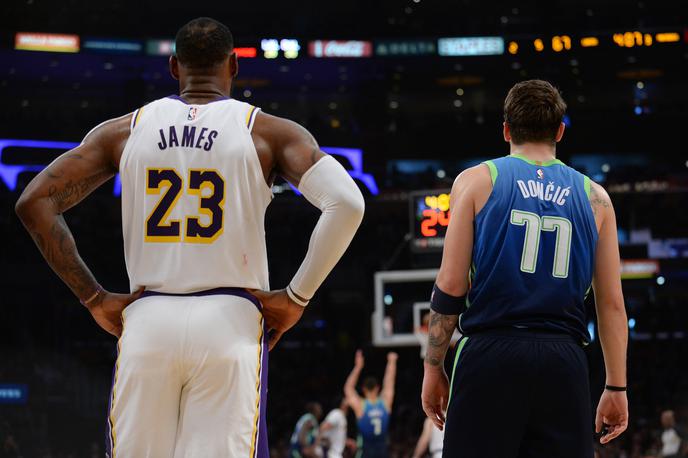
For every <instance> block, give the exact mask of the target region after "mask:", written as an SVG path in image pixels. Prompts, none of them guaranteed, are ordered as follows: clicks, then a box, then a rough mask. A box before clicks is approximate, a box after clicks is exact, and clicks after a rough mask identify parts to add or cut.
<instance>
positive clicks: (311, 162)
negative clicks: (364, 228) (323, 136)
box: [251, 112, 364, 348]
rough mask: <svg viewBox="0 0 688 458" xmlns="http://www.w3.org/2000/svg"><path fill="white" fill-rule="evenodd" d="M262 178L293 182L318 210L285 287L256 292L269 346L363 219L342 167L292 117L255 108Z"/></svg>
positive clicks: (355, 191) (299, 310) (354, 190)
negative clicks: (303, 254)
mask: <svg viewBox="0 0 688 458" xmlns="http://www.w3.org/2000/svg"><path fill="white" fill-rule="evenodd" d="M251 135H252V138H253V142H254V145H255V147H256V151H257V152H258V158H259V160H260V162H261V166H262V168H263V174H264V176H265V179H266V182H267V183H268V184H269V185H270V184H272V182H273V180H274V178H275V176H277V175H279V176H281V177H283V178H284V179H286V180H287V181H289V182H290V183H291V184H293V185H294V186H296V187H298V189H299V190H300V191H301V193H302V194H303V195H304V197H305V198H306V199H307V200H308V201H309V202H310V203H311V204H313V205H315V206H316V207H318V208H319V209H320V210H321V211H322V214H321V216H320V219H319V220H318V223H317V225H316V226H315V229H314V230H313V233H312V235H311V239H310V243H309V246H308V252H307V253H306V257H305V259H304V261H303V262H302V264H301V266H300V268H299V270H298V272H297V273H296V274H295V275H294V278H293V279H292V281H291V282H290V283H289V285H288V286H287V288H285V289H283V290H278V291H273V292H256V296H257V297H258V299H259V300H260V301H261V302H262V303H263V307H264V308H263V311H264V312H263V315H264V316H265V320H266V322H267V325H268V327H269V328H271V329H272V333H271V335H270V348H273V347H274V345H275V344H276V343H277V341H278V340H279V339H280V337H281V336H282V334H283V333H284V332H286V331H287V330H288V329H290V328H291V327H292V326H294V325H295V324H296V323H297V322H298V320H299V319H300V318H301V315H302V314H303V307H304V306H305V305H307V304H308V302H309V301H310V299H311V298H312V297H313V295H314V294H315V292H316V290H317V289H318V288H319V287H320V285H321V284H322V282H323V281H324V280H325V278H326V277H327V275H328V274H329V273H330V272H331V271H332V269H333V268H334V266H335V265H336V264H337V262H338V261H339V259H340V258H341V257H342V255H343V254H344V252H345V251H346V249H347V247H348V246H349V243H350V242H351V240H352V239H353V236H354V234H355V233H356V230H357V229H358V226H359V225H360V223H361V220H362V219H363V209H364V201H363V196H362V195H361V192H360V191H359V189H358V186H356V184H355V183H354V181H353V180H352V179H351V177H350V176H349V174H348V173H347V172H346V170H345V169H344V168H343V167H342V166H341V165H340V164H339V163H338V162H337V161H336V160H335V159H333V158H332V157H330V156H328V155H326V154H325V153H323V152H322V151H320V148H319V147H318V144H317V142H316V141H315V139H314V138H313V136H312V135H311V134H310V133H309V132H308V131H307V130H306V129H304V128H303V127H301V126H299V125H298V124H296V123H295V122H292V121H289V120H286V119H282V118H279V117H276V116H271V115H268V114H265V113H262V112H260V113H258V115H257V116H256V120H255V123H254V126H253V130H252V131H251Z"/></svg>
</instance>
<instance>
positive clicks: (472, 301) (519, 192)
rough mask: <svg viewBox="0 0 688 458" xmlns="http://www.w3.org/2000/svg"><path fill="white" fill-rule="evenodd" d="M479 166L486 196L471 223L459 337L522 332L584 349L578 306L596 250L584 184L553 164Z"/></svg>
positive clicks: (508, 160)
mask: <svg viewBox="0 0 688 458" xmlns="http://www.w3.org/2000/svg"><path fill="white" fill-rule="evenodd" d="M486 164H487V165H488V167H489V168H490V173H491V175H492V182H493V188H492V194H491V195H490V197H489V199H488V200H487V203H486V204H485V207H484V208H482V209H481V211H480V212H479V213H478V214H477V215H476V217H475V222H474V242H473V265H472V266H471V273H470V275H471V288H470V291H469V293H468V297H467V300H466V306H467V308H466V310H465V311H464V313H462V314H461V316H460V318H459V327H460V329H461V331H462V332H463V333H464V334H468V335H470V334H471V333H474V332H479V331H481V330H487V329H491V328H500V327H522V328H530V329H542V330H549V331H553V332H562V333H568V334H571V335H573V336H574V337H576V338H577V339H580V340H581V341H583V342H588V341H589V335H588V332H587V327H586V313H585V307H584V304H583V302H584V299H585V296H586V294H587V292H588V291H589V289H590V285H591V283H592V274H593V267H594V259H595V246H596V244H597V227H596V226H595V218H594V216H593V213H592V207H591V205H590V201H589V198H588V195H589V193H590V179H589V178H588V177H586V176H585V175H583V174H581V173H579V172H577V171H575V170H574V169H572V168H570V167H567V166H566V165H565V164H564V163H563V162H561V161H559V160H552V161H548V162H544V163H537V162H535V161H530V160H528V159H526V158H524V157H521V156H519V155H511V156H507V157H503V158H499V159H495V160H492V161H487V162H486Z"/></svg>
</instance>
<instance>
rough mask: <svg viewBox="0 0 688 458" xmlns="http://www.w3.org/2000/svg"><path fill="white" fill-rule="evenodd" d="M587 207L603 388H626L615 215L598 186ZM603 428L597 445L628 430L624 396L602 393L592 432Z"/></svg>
mask: <svg viewBox="0 0 688 458" xmlns="http://www.w3.org/2000/svg"><path fill="white" fill-rule="evenodd" d="M590 204H591V206H592V209H593V214H594V215H595V223H596V224H597V227H598V232H599V238H598V240H597V247H596V251H595V271H594V274H593V283H592V286H593V289H594V291H595V307H596V309H597V322H598V327H599V335H600V342H601V344H602V352H603V354H604V363H605V368H606V375H607V380H606V384H607V385H612V386H622V387H625V386H626V347H627V344H628V319H627V317H626V308H625V306H624V298H623V292H622V290H621V261H620V257H619V241H618V236H617V229H616V215H615V213H614V207H613V206H612V202H611V199H610V198H609V195H608V194H607V192H606V191H605V190H604V188H602V186H600V185H598V184H597V183H592V184H591V187H590ZM603 424H604V425H607V431H608V432H607V434H605V435H604V436H602V438H601V439H600V442H602V443H607V442H609V441H610V440H612V439H614V438H615V437H617V436H618V435H619V434H621V433H622V432H624V431H625V430H626V427H627V426H628V400H627V398H626V393H625V392H619V391H609V390H605V391H604V392H603V393H602V397H601V399H600V402H599V405H598V407H597V415H596V418H595V430H596V431H598V432H599V431H600V430H601V429H602V427H603Z"/></svg>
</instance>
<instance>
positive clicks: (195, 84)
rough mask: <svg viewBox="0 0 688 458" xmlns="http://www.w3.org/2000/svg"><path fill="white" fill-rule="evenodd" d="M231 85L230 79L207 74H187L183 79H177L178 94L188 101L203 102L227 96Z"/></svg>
mask: <svg viewBox="0 0 688 458" xmlns="http://www.w3.org/2000/svg"><path fill="white" fill-rule="evenodd" d="M231 87H232V82H231V80H229V81H227V80H222V79H220V78H218V77H215V76H207V75H188V76H187V77H186V78H184V80H183V81H181V80H180V81H179V96H180V97H181V98H183V99H184V100H186V101H187V102H188V103H194V104H203V103H208V102H212V101H213V100H217V99H219V98H222V97H229V94H230V92H231Z"/></svg>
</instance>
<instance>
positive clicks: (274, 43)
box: [260, 38, 301, 59]
mask: <svg viewBox="0 0 688 458" xmlns="http://www.w3.org/2000/svg"><path fill="white" fill-rule="evenodd" d="M260 49H261V50H262V51H263V56H265V58H266V59H274V58H276V57H277V56H279V53H280V51H282V53H283V54H284V57H286V58H287V59H295V58H297V57H298V56H299V51H300V50H301V45H300V44H299V40H295V39H293V38H283V39H281V40H278V39H276V38H266V39H263V40H260Z"/></svg>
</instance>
